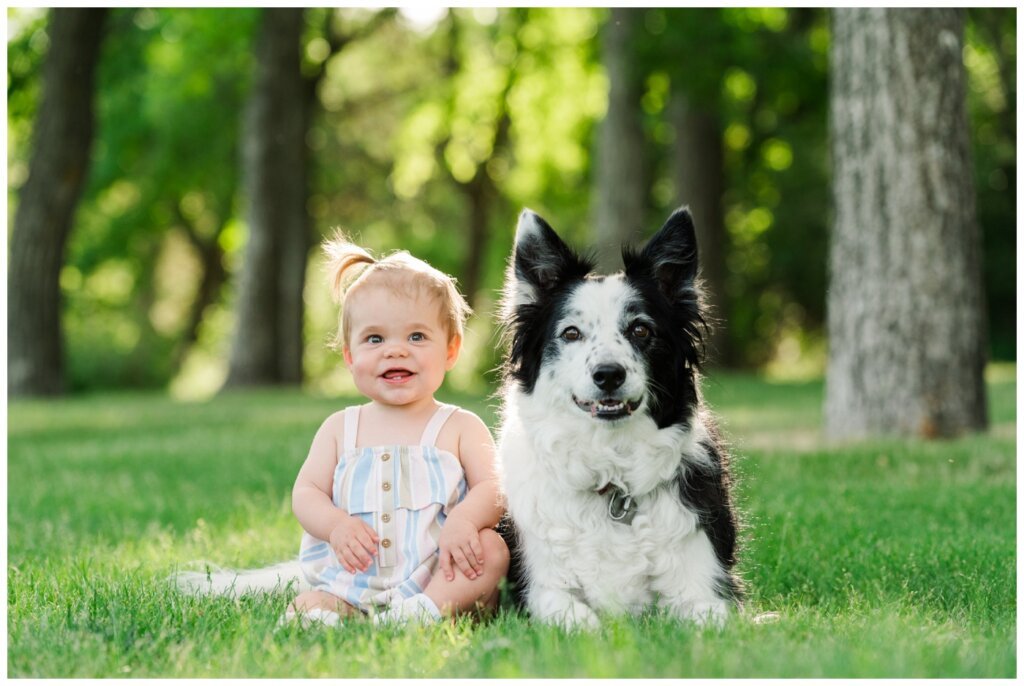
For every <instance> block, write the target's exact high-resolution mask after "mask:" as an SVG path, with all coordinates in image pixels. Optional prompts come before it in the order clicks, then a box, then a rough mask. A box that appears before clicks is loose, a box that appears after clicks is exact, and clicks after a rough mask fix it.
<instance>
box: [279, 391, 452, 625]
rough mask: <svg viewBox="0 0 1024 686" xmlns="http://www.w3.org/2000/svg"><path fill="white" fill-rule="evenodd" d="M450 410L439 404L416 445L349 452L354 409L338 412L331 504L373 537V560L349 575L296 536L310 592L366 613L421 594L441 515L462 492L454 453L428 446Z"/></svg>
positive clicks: (313, 543)
mask: <svg viewBox="0 0 1024 686" xmlns="http://www.w3.org/2000/svg"><path fill="white" fill-rule="evenodd" d="M457 409H458V408H457V407H455V406H454V405H441V407H439V408H438V409H437V412H435V413H434V416H433V417H431V418H430V421H429V422H427V426H426V428H425V429H424V431H423V437H422V439H421V440H420V444H419V445H385V446H376V447H366V448H358V449H357V448H356V432H357V431H358V427H359V407H358V406H356V407H349V408H347V409H346V410H345V416H344V422H345V445H344V451H343V452H342V454H341V456H340V457H339V458H338V465H337V467H335V469H334V481H333V484H332V487H331V490H332V494H331V498H332V500H333V501H334V506H335V507H338V508H341V509H342V510H345V511H346V512H348V513H349V514H350V515H352V516H353V517H358V518H360V519H362V520H363V521H364V522H366V523H367V524H368V525H370V527H371V528H372V529H373V530H374V531H376V532H377V537H378V538H379V539H380V540H379V542H378V543H377V555H376V556H374V558H373V561H372V562H371V564H370V567H369V568H368V569H367V570H366V571H365V572H359V571H356V572H355V573H354V574H351V573H349V572H347V571H345V568H344V567H342V566H341V563H340V562H338V558H337V556H336V555H335V553H334V551H333V550H332V549H331V547H330V545H329V544H328V543H327V542H326V541H322V540H320V539H318V538H315V537H313V536H311V535H309V534H308V533H306V532H303V535H302V544H301V548H300V552H299V562H300V564H301V566H302V572H303V574H304V575H305V576H306V579H307V580H308V581H309V582H310V584H312V586H313V588H314V589H315V590H319V591H326V592H327V593H330V594H332V595H335V596H337V597H339V598H341V599H342V600H344V601H345V602H347V603H348V604H350V605H352V606H354V607H356V608H358V609H359V610H362V611H363V612H370V611H371V610H373V611H379V610H382V609H384V608H386V607H388V606H390V604H391V603H392V602H394V601H395V600H396V599H397V600H402V599H404V598H408V597H410V596H413V595H415V594H417V593H422V592H423V589H425V588H426V587H427V583H428V582H429V581H430V579H431V577H433V575H434V572H435V571H436V570H437V567H438V558H439V554H438V547H437V541H438V537H439V536H440V534H441V526H442V525H443V524H444V521H445V519H446V518H447V517H448V513H449V512H450V511H451V509H452V508H453V507H455V505H457V504H458V503H459V502H460V501H461V500H462V498H463V497H464V496H465V495H466V478H465V473H464V472H463V470H462V464H461V463H460V462H459V459H458V458H457V457H455V455H453V454H451V453H450V452H448V451H446V450H439V449H438V448H437V447H435V446H434V443H435V442H436V441H437V436H438V434H439V433H440V431H441V427H442V426H443V425H444V423H445V422H446V421H447V420H448V418H449V417H450V416H451V415H452V414H453V413H454V412H455V411H456V410H457Z"/></svg>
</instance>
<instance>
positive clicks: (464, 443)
mask: <svg viewBox="0 0 1024 686" xmlns="http://www.w3.org/2000/svg"><path fill="white" fill-rule="evenodd" d="M458 419H459V422H460V425H459V429H460V438H459V459H460V461H461V462H462V468H463V471H465V473H466V484H467V485H468V486H469V492H468V493H467V494H466V497H465V498H463V500H462V502H460V503H459V504H458V505H456V506H455V507H454V508H452V511H451V513H449V515H448V519H447V520H445V523H444V526H443V527H442V529H441V537H440V540H439V541H438V547H439V549H440V553H441V560H440V563H441V569H442V570H443V571H444V573H445V576H446V577H447V578H448V579H449V580H451V579H452V578H454V571H453V570H452V561H454V563H455V566H457V567H458V568H459V569H460V570H461V571H462V573H463V574H465V575H466V577H467V578H469V579H474V578H476V576H478V575H479V574H481V573H482V571H483V565H484V555H483V546H482V545H481V543H480V531H481V530H483V529H488V528H491V527H493V526H494V525H495V524H497V523H498V521H499V520H500V519H501V516H502V514H504V512H505V506H504V501H503V497H502V494H501V487H500V483H499V480H498V474H497V471H496V465H495V448H494V439H493V438H491V433H490V431H488V430H487V427H486V425H484V423H483V422H482V421H481V420H480V418H479V417H477V416H476V415H474V414H473V413H471V412H465V411H460V413H459V417H458Z"/></svg>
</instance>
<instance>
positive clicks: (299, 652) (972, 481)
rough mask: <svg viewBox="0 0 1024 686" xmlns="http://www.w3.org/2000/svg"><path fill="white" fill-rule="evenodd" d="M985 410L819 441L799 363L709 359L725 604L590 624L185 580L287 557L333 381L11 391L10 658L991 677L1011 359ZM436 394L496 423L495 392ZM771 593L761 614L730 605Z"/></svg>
mask: <svg viewBox="0 0 1024 686" xmlns="http://www.w3.org/2000/svg"><path fill="white" fill-rule="evenodd" d="M989 378H990V383H989V388H990V413H991V416H992V418H993V428H992V430H991V431H990V432H989V433H988V434H986V435H983V436H971V437H965V438H961V439H959V440H955V441H950V442H944V443H923V442H907V441H877V442H872V443H867V444H856V445H846V446H830V445H828V444H826V443H824V442H823V441H822V439H821V437H820V434H819V431H818V426H819V425H820V418H821V410H820V408H821V393H822V385H821V383H820V382H819V383H800V384H771V383H766V382H764V381H761V380H758V379H756V378H754V377H752V376H742V375H731V374H720V375H713V376H712V377H711V378H710V379H708V380H707V383H706V395H707V399H708V401H709V403H710V404H711V405H712V406H713V407H714V409H715V410H716V412H718V414H719V415H720V416H721V418H722V424H723V426H724V428H725V430H726V432H727V434H728V436H729V437H730V439H731V442H732V446H733V451H734V453H735V459H734V471H735V473H736V475H737V482H738V492H737V499H738V504H739V507H740V509H741V510H742V512H743V519H744V531H743V539H744V541H743V550H742V559H741V563H740V573H741V574H742V576H743V578H744V580H745V582H746V584H747V587H748V592H749V600H748V603H747V608H746V610H745V612H744V614H742V615H741V616H739V617H737V618H735V619H734V620H733V621H731V622H730V623H729V624H728V625H727V626H726V627H725V628H724V629H722V630H714V629H698V628H695V627H693V626H690V625H688V624H685V623H678V622H675V621H672V620H670V619H668V618H666V617H664V616H661V615H657V614H648V615H644V616H641V617H637V618H609V619H607V620H606V621H605V622H604V623H603V625H602V627H601V629H600V630H599V631H597V632H595V633H577V632H568V633H567V632H564V631H561V630H559V629H554V628H550V627H544V626H536V625H534V624H532V623H531V622H530V621H529V620H527V619H525V618H523V617H520V616H518V615H515V614H512V613H509V612H505V611H503V613H502V614H501V615H500V616H499V617H498V618H497V619H495V620H493V621H490V622H486V623H477V624H474V623H472V622H470V621H468V620H460V621H459V622H457V623H456V624H454V625H445V626H436V627H429V628H427V629H408V630H394V629H385V630H374V629H373V628H372V627H371V626H369V625H368V624H367V623H365V622H356V623H354V624H351V625H349V626H346V627H344V628H343V629H341V630H333V631H332V630H301V629H298V628H294V627H293V628H288V629H286V630H283V631H279V632H275V631H274V624H275V622H276V620H277V617H278V616H279V614H280V613H281V611H282V610H283V608H284V606H285V604H286V603H287V601H288V597H287V596H286V595H285V594H283V593H279V594H273V595H264V596H258V597H249V598H244V599H242V600H240V601H237V602H236V601H230V600H225V599H220V598H218V599H195V598H189V597H184V596H181V595H178V594H176V593H174V592H173V591H171V590H170V589H169V588H168V586H167V584H166V583H164V581H163V580H164V579H165V577H166V576H167V574H169V573H170V572H171V571H173V570H174V569H175V568H176V567H178V566H182V565H184V564H186V563H188V562H189V561H194V560H209V561H212V562H214V563H217V564H220V565H223V566H253V565H260V564H264V563H268V562H273V561H278V560H281V559H284V558H286V557H288V556H290V555H291V554H293V553H294V552H295V551H296V549H297V545H298V538H299V527H298V524H297V523H296V522H295V521H294V519H293V518H292V516H291V513H290V508H289V504H288V492H289V488H290V484H291V481H292V479H293V478H294V474H295V472H296V470H297V469H298V466H299V464H300V463H301V461H302V459H303V457H304V455H305V452H306V449H307V447H308V444H309V441H310V440H311V438H312V436H313V433H314V431H315V429H316V427H317V426H318V425H319V423H320V421H321V420H322V419H323V418H324V417H325V416H326V415H327V414H328V413H330V412H331V411H333V410H334V409H336V408H337V407H339V406H340V405H342V404H344V403H345V402H346V401H345V400H341V401H339V400H337V399H324V398H315V397H310V396H308V395H303V394H300V393H297V392H287V391H273V392H272V391H267V392H259V393H244V394H233V395H226V396H222V397H219V398H217V399H215V400H213V401H210V402H206V403H196V404H182V403H176V402H174V401H172V400H169V399H167V398H165V397H162V396H159V395H148V394H112V395H100V396H89V397H81V398H72V399H66V400H57V401H46V402H43V401H31V402H28V401H21V402H14V403H11V405H10V406H9V413H8V570H7V571H8V613H9V614H8V632H9V633H8V672H9V675H10V676H20V677H119V676H120V677H123V676H135V677H160V676H176V677H216V676H233V677H242V676H275V677H306V676H337V677H415V676H429V677H438V678H440V677H1013V676H1015V674H1016V641H1015V634H1016V590H1015V588H1016V587H1015V582H1016V547H1015V541H1016V529H1015V522H1016V518H1015V506H1016V477H1015V452H1016V440H1015V424H1014V422H1015V417H1016V386H1015V368H1013V367H1005V366H1004V367H1000V368H996V369H995V370H994V371H992V373H991V374H990V377H989ZM445 399H449V400H452V401H455V402H459V403H461V404H464V405H467V406H469V407H471V408H473V409H476V410H477V411H478V412H480V413H481V415H482V416H483V417H484V418H485V420H487V421H489V422H492V423H493V419H494V407H493V401H488V400H480V399H473V398H464V397H451V396H446V397H445ZM765 612H774V613H777V614H778V615H779V619H778V621H776V622H773V623H763V624H759V623H755V622H754V621H752V617H754V616H756V615H758V614H761V613H765Z"/></svg>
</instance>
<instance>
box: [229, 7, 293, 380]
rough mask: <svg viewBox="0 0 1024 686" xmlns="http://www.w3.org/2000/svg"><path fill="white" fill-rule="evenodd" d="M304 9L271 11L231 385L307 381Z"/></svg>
mask: <svg viewBox="0 0 1024 686" xmlns="http://www.w3.org/2000/svg"><path fill="white" fill-rule="evenodd" d="M303 26H304V23H303V10H301V9H280V8H267V9H265V10H263V20H262V23H261V27H260V32H259V36H258V38H257V45H256V76H255V80H254V82H253V90H252V95H251V96H250V99H249V102H248V105H247V108H246V113H245V126H244V127H243V128H244V134H243V135H244V141H243V150H242V157H243V160H242V163H243V183H244V187H245V195H246V202H247V206H248V209H247V215H248V223H249V240H248V243H247V244H246V249H245V260H244V264H243V267H242V275H241V280H240V283H239V289H238V300H237V306H236V315H237V322H236V326H235V331H234V339H233V341H232V346H231V356H230V361H229V370H228V379H227V382H226V386H229V387H233V386H259V385H272V384H297V383H300V382H301V380H302V319H303V311H304V310H303V304H302V288H303V285H304V282H305V269H306V258H307V253H308V250H309V240H310V239H309V235H308V234H309V220H308V214H307V211H306V195H307V182H306V173H307V172H306V157H307V153H306V140H305V138H306V127H307V114H306V109H307V102H306V101H307V98H306V89H305V83H304V81H303V78H302V73H301V71H300V61H299V57H300V55H299V50H300V44H301V35H302V29H303Z"/></svg>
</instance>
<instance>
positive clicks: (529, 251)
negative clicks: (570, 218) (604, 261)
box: [505, 209, 594, 307]
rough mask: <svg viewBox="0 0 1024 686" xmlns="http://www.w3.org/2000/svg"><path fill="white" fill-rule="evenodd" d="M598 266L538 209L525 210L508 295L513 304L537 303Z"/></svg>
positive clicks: (520, 216) (520, 222)
mask: <svg viewBox="0 0 1024 686" xmlns="http://www.w3.org/2000/svg"><path fill="white" fill-rule="evenodd" d="M593 268H594V264H593V263H592V262H590V261H589V260H586V259H584V258H582V257H580V256H579V255H577V254H576V253H575V252H573V250H572V248H570V247H569V246H568V245H566V244H565V242H564V241H562V239H561V238H559V237H558V234H556V233H555V230H554V229H552V228H551V226H550V225H549V224H548V223H547V222H546V221H544V220H543V219H542V218H541V217H540V216H539V215H538V214H536V213H535V212H533V211H531V210H528V209H525V210H523V211H522V213H520V215H519V223H518V224H517V225H516V239H515V248H514V249H513V253H512V261H511V262H510V263H509V268H508V274H507V276H506V283H505V288H506V297H507V299H508V301H509V304H510V305H511V306H513V307H516V306H519V305H525V304H529V303H533V302H536V301H537V300H538V299H539V298H540V296H541V293H543V292H545V291H549V290H552V289H554V288H555V287H556V286H558V285H559V284H560V283H564V282H566V281H568V280H575V279H582V278H583V277H584V276H586V275H587V274H588V273H590V272H591V271H592V270H593Z"/></svg>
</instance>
